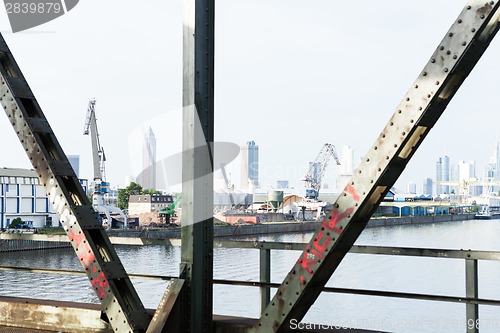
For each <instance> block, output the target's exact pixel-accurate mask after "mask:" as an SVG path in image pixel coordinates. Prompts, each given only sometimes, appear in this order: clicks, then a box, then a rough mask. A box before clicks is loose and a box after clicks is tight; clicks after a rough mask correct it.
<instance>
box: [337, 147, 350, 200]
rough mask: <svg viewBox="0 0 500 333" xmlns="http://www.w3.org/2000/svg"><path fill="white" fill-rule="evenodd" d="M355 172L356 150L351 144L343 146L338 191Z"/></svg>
mask: <svg viewBox="0 0 500 333" xmlns="http://www.w3.org/2000/svg"><path fill="white" fill-rule="evenodd" d="M353 173H354V150H353V149H352V148H351V147H350V146H342V154H341V156H340V165H339V166H338V175H337V191H339V192H340V191H342V190H343V189H344V187H345V186H346V185H347V182H349V180H350V179H351V177H352V175H353Z"/></svg>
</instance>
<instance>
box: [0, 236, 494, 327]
mask: <svg viewBox="0 0 500 333" xmlns="http://www.w3.org/2000/svg"><path fill="white" fill-rule="evenodd" d="M127 243H128V242H127ZM133 243H134V244H137V242H133ZM147 243H148V244H162V245H170V246H178V245H180V241H179V240H148V241H147ZM305 245H306V244H305V243H287V242H251V241H250V242H249V241H214V248H241V249H257V250H259V252H260V260H259V266H260V281H241V280H222V279H214V280H213V282H214V283H215V284H223V285H236V286H254V287H259V288H260V307H261V311H263V310H264V309H265V308H266V306H267V305H268V304H269V302H270V299H271V288H278V287H279V286H280V284H279V283H272V282H271V251H272V250H296V251H304V250H305ZM350 253H356V254H372V255H373V254H375V255H391V256H411V257H427V258H441V259H462V260H464V261H465V297H459V296H446V295H431V294H419V293H407V292H392V291H380V290H367V289H349V288H335V287H325V288H323V291H324V292H332V293H343V294H353V295H365V296H379V297H395V298H403V299H413V300H427V301H441V302H452V303H462V304H465V305H466V323H468V324H467V331H466V332H467V333H478V332H479V328H480V326H479V325H477V324H478V323H479V305H489V306H500V300H493V299H484V298H479V295H478V261H479V260H485V261H500V252H496V251H472V250H449V249H424V248H408V247H382V246H356V245H355V246H353V247H352V248H351V250H350ZM0 270H15V271H25V272H32V273H58V274H78V275H85V272H83V271H75V270H63V269H45V268H30V267H13V266H0ZM129 277H130V278H141V279H154V280H172V279H176V278H178V277H177V276H165V275H148V274H129ZM471 323H472V324H471Z"/></svg>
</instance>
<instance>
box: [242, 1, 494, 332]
mask: <svg viewBox="0 0 500 333" xmlns="http://www.w3.org/2000/svg"><path fill="white" fill-rule="evenodd" d="M499 16H500V10H499V1H498V0H497V1H489V2H485V1H484V0H471V1H469V2H468V3H467V4H466V6H465V8H464V10H463V11H462V12H461V13H460V15H459V17H458V19H457V20H456V21H455V22H454V23H453V25H452V26H451V28H450V30H449V31H448V32H447V33H446V35H445V37H444V39H443V40H442V41H441V43H440V44H439V46H438V48H437V50H436V51H435V52H434V53H433V55H432V57H431V59H430V60H429V62H428V63H427V65H426V66H425V67H424V69H423V71H422V72H421V73H420V75H419V76H418V78H417V80H416V81H415V83H414V84H413V86H412V87H411V88H410V90H409V91H408V93H407V94H406V96H405V97H404V98H403V100H402V102H401V104H400V105H399V106H398V107H397V109H396V112H395V113H394V115H393V116H392V118H391V119H390V120H389V123H388V124H387V125H386V127H385V128H384V129H383V131H382V133H381V134H380V136H379V137H378V138H377V140H376V142H375V144H374V145H373V147H372V148H371V149H370V150H369V151H368V153H367V155H366V157H365V158H364V160H363V161H362V162H361V164H360V166H359V167H358V169H357V170H356V172H355V175H354V176H353V177H352V178H351V180H350V182H349V183H348V185H347V186H346V188H345V189H344V191H343V192H342V193H341V194H340V196H339V198H338V199H337V201H336V202H335V204H334V205H333V207H332V209H331V211H329V212H328V214H327V216H326V218H325V220H324V221H323V222H322V224H321V227H320V228H319V229H318V230H317V231H316V232H315V234H314V236H313V237H312V239H311V241H310V242H309V244H307V246H306V250H304V252H303V253H301V255H300V257H299V259H298V260H297V262H296V263H295V265H294V266H293V267H292V269H291V271H290V272H289V273H288V275H287V276H286V277H285V280H284V281H283V283H282V284H281V286H280V287H279V288H278V290H277V292H276V294H275V296H274V298H273V299H272V300H271V303H270V304H269V305H268V307H267V308H266V310H265V311H264V312H263V314H262V316H261V318H260V320H259V322H258V324H257V325H256V326H255V327H253V328H252V329H250V330H249V331H251V332H265V333H268V332H283V331H288V330H289V329H290V327H289V326H290V320H292V319H295V320H297V321H300V320H302V318H303V317H304V316H305V314H306V313H307V311H308V309H309V308H310V306H311V305H312V304H313V303H314V302H315V300H316V299H317V297H318V296H319V294H320V292H321V289H322V288H323V287H324V286H325V284H326V283H327V282H328V280H329V279H330V277H331V275H332V274H333V273H334V271H335V269H336V268H337V267H338V265H339V264H340V262H341V261H342V259H343V258H344V256H345V255H346V253H347V252H348V251H349V249H350V248H351V246H352V245H353V243H354V242H355V241H356V239H357V238H358V236H359V235H360V233H361V231H362V230H363V229H364V227H365V226H366V224H367V223H368V220H369V219H370V217H371V215H372V214H373V212H374V210H375V209H376V208H377V207H378V205H379V203H380V202H381V201H382V199H383V198H384V197H385V194H386V193H387V192H388V191H389V189H390V188H391V187H392V185H393V184H394V182H395V181H396V180H397V178H398V177H399V175H400V174H401V172H402V171H403V169H404V168H405V166H406V164H407V163H408V161H409V160H410V158H411V157H412V156H413V154H414V153H415V151H416V150H417V148H418V147H419V145H420V144H421V143H422V141H423V140H424V138H425V137H426V135H427V134H428V133H429V131H430V129H431V128H432V127H433V126H434V124H435V123H436V121H437V120H438V118H439V117H440V116H441V114H442V113H443V111H444V110H445V108H446V106H447V105H448V103H449V102H450V100H451V98H452V97H453V96H454V94H455V93H456V92H457V90H458V88H459V87H460V85H461V84H462V83H463V81H464V80H465V78H466V77H467V75H468V74H469V73H470V72H471V71H472V69H473V67H474V66H475V65H476V63H477V62H478V60H479V58H480V57H481V56H482V54H483V53H484V51H485V50H486V48H487V47H488V45H489V43H490V42H491V40H492V39H493V37H494V36H495V34H496V33H497V31H498V28H499Z"/></svg>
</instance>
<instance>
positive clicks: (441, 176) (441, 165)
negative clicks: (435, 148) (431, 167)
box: [436, 156, 450, 195]
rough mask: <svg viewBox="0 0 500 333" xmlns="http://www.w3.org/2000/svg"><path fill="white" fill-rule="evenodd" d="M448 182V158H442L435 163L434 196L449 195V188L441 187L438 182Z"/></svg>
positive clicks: (447, 186) (446, 186)
mask: <svg viewBox="0 0 500 333" xmlns="http://www.w3.org/2000/svg"><path fill="white" fill-rule="evenodd" d="M449 181H450V158H449V157H448V156H443V157H440V158H439V159H438V161H437V162H436V182H437V183H436V195H439V194H443V193H444V194H449V193H450V186H449V185H441V184H440V182H449Z"/></svg>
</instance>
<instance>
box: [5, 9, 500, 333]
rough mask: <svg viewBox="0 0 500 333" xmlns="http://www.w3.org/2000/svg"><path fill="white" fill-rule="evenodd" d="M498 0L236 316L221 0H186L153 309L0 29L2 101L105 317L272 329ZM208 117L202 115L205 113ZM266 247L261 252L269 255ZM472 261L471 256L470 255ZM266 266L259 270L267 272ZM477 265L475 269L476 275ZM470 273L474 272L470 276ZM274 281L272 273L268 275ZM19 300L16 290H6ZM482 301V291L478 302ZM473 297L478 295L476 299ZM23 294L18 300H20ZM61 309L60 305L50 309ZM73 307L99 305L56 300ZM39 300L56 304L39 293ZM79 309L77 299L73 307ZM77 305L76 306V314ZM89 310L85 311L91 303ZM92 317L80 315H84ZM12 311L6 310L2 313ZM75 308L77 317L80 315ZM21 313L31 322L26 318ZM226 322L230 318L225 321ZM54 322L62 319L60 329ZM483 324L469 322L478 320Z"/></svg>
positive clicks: (469, 65) (357, 229) (475, 16)
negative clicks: (276, 275) (251, 309)
mask: <svg viewBox="0 0 500 333" xmlns="http://www.w3.org/2000/svg"><path fill="white" fill-rule="evenodd" d="M499 7H500V1H499V0H495V1H485V0H469V1H468V2H467V3H466V5H465V7H464V9H463V11H462V12H461V13H460V14H459V16H458V18H457V19H456V20H455V21H454V22H453V23H452V25H451V27H450V29H449V30H448V32H447V33H446V35H445V36H444V38H443V39H442V41H441V42H440V43H439V45H438V46H437V48H436V50H435V52H434V53H433V54H432V55H431V57H430V59H429V61H428V63H427V64H426V65H425V66H424V68H423V70H422V71H421V72H420V73H419V74H418V76H417V79H416V80H415V82H414V83H413V85H412V86H411V87H410V89H409V90H408V92H407V93H406V94H405V96H404V97H403V99H402V101H401V103H400V104H399V105H398V106H397V107H396V111H395V113H394V114H393V116H392V117H391V118H390V120H389V122H388V123H387V125H386V126H385V127H384V128H383V129H382V131H381V133H380V135H379V136H378V137H377V138H376V140H375V144H374V145H373V146H372V147H371V148H370V150H369V151H368V152H367V154H366V155H365V158H364V159H363V161H362V162H361V163H360V165H359V166H358V168H357V169H356V171H355V174H354V175H353V176H352V178H351V180H350V181H349V183H348V184H347V186H346V187H345V189H344V190H343V192H342V193H341V194H340V196H339V198H338V199H337V200H336V202H335V203H334V204H333V207H332V209H331V210H330V211H329V212H328V213H327V214H326V217H325V219H324V220H323V222H322V224H321V226H320V227H319V229H318V230H316V232H315V233H314V235H313V237H312V238H311V240H310V242H309V243H308V244H305V245H303V246H304V247H303V249H301V253H300V255H299V257H298V259H297V261H296V263H295V264H294V265H293V267H291V269H290V272H289V273H288V275H287V276H286V277H285V279H284V281H283V282H282V283H281V284H280V285H279V286H276V287H277V292H276V293H275V295H274V296H273V297H270V295H269V289H265V291H264V293H263V294H264V296H263V298H265V299H267V298H269V302H267V301H266V302H264V303H266V304H267V305H266V306H265V307H264V308H263V309H262V314H261V317H260V318H259V319H258V320H254V321H250V322H248V321H247V322H244V323H241V324H238V325H237V324H235V323H233V324H231V325H229V326H230V328H228V327H227V326H224V325H223V323H222V322H223V321H220V320H219V321H217V320H216V321H214V314H213V310H212V309H213V304H212V302H213V301H212V299H213V284H214V282H215V281H214V278H213V246H214V245H213V244H214V243H213V218H212V217H211V216H212V204H213V179H212V178H213V177H212V176H211V175H212V173H213V171H214V165H213V164H214V162H213V161H214V158H213V156H214V152H213V147H214V145H213V143H214V27H215V15H214V14H215V13H214V11H215V3H214V1H213V0H184V10H183V11H184V13H183V14H184V20H183V27H184V31H183V36H184V37H183V44H184V47H183V49H184V51H183V75H184V77H183V107H184V110H183V152H184V153H183V168H182V169H183V188H182V191H183V193H182V207H183V216H182V222H181V224H182V236H181V238H182V241H181V267H180V274H179V276H178V277H175V278H173V279H172V280H171V282H170V283H169V285H168V287H167V289H166V290H165V291H164V295H163V298H162V300H161V302H160V304H159V306H158V308H157V309H156V310H155V311H154V313H151V312H149V311H147V310H146V309H145V307H144V305H143V303H142V301H141V299H140V297H139V296H138V294H137V292H136V290H135V289H134V287H133V285H132V283H131V281H130V276H129V275H128V274H127V272H126V271H125V269H124V268H123V265H122V263H121V261H120V258H119V257H118V255H117V254H116V251H115V249H114V246H113V245H112V244H111V242H110V239H109V237H108V235H107V234H106V232H105V231H104V229H103V228H102V226H101V225H100V223H99V221H98V218H97V215H96V213H95V211H94V209H93V207H92V204H91V203H90V202H89V199H88V198H87V196H86V195H85V193H84V191H83V189H82V187H81V185H80V183H79V181H78V178H77V177H76V175H75V173H74V171H73V169H72V168H71V166H70V163H69V161H68V158H67V157H66V154H65V153H64V151H63V150H62V148H61V145H60V144H59V142H58V140H57V138H56V135H55V134H54V132H53V131H52V129H51V127H50V124H49V123H48V121H47V118H46V117H45V115H44V113H43V112H42V110H41V108H40V106H39V104H38V102H37V100H36V98H35V95H34V93H33V92H32V91H31V89H30V87H29V85H28V82H27V81H26V79H25V77H24V75H23V74H22V71H21V69H20V68H19V66H18V65H17V62H16V61H15V59H14V56H13V54H12V53H11V52H10V49H9V47H8V46H7V44H6V42H5V40H4V39H3V37H2V36H0V103H1V105H2V107H3V109H4V111H5V113H6V115H7V118H8V120H9V122H10V123H11V125H12V127H13V128H14V131H15V132H16V134H17V136H18V138H19V140H20V142H21V144H22V146H23V148H24V150H25V152H26V154H27V155H28V157H29V159H30V161H31V163H32V165H33V168H34V170H35V171H36V172H37V175H38V177H39V180H40V183H41V184H43V186H44V188H45V191H46V193H47V194H48V196H49V201H50V202H51V204H52V205H53V207H54V209H55V211H56V212H57V213H58V215H59V217H60V221H61V223H62V225H63V227H64V230H65V231H66V233H67V236H68V239H69V241H70V242H71V244H72V246H73V248H74V250H75V253H76V255H77V256H78V258H79V260H80V262H81V264H82V267H83V269H84V271H85V274H86V275H87V277H88V279H89V282H90V284H91V285H92V287H93V289H94V290H95V293H96V295H97V296H98V298H99V300H100V302H101V305H100V307H99V313H100V315H99V319H100V320H102V321H103V322H104V323H106V325H105V326H106V327H107V329H108V330H109V331H114V332H207V333H211V332H213V331H215V332H223V331H227V332H235V331H237V330H238V331H242V332H248V333H250V332H251V333H257V332H263V333H269V332H286V331H289V330H290V327H289V323H290V321H291V320H292V319H294V320H298V321H301V320H302V319H303V318H304V316H305V314H306V313H307V311H308V309H309V308H310V307H311V305H312V304H313V303H314V302H315V300H316V299H317V298H318V296H319V295H320V293H321V292H322V291H323V290H324V289H325V285H326V283H327V281H328V280H329V278H330V277H331V276H332V274H333V273H334V272H335V270H336V269H337V267H338V266H339V264H340V263H341V261H342V259H343V258H344V257H345V255H346V254H347V253H348V251H349V250H350V249H351V248H352V246H353V244H354V242H355V241H356V239H357V238H358V236H359V235H360V233H361V232H362V230H363V229H364V228H365V226H366V224H367V222H368V220H369V218H370V217H371V215H372V213H373V212H374V211H375V209H376V208H377V207H378V205H379V204H380V202H381V201H382V200H383V198H384V197H385V194H386V193H387V192H388V191H389V189H390V188H391V186H392V185H393V184H394V183H395V181H396V180H397V179H398V177H399V176H400V174H401V173H402V171H403V170H404V168H405V166H406V165H407V163H408V162H409V160H410V159H411V157H412V156H413V155H414V153H415V151H416V150H417V149H418V147H419V146H420V144H421V143H422V141H423V140H424V139H425V137H426V136H427V134H428V133H429V131H430V130H431V128H432V127H433V126H434V125H435V123H436V122H437V121H438V119H439V117H440V116H441V114H442V113H443V112H444V110H445V109H446V107H447V105H448V103H449V102H450V100H451V99H452V97H453V96H454V95H455V93H456V92H457V91H458V89H459V88H460V86H461V84H462V83H463V82H464V80H465V79H466V77H467V76H468V75H469V73H470V72H471V71H472V69H473V68H474V66H475V65H476V63H477V62H478V61H479V59H480V58H481V56H482V55H483V53H484V52H485V50H486V49H487V47H488V45H489V44H490V42H491V41H492V39H493V38H494V36H495V35H496V33H497V31H498V29H499V26H500V21H499V19H500V10H499ZM198 122H199V124H200V125H201V126H197V123H198ZM267 255H268V254H267V253H266V252H263V255H262V257H261V259H262V260H263V261H264V262H265V261H266V260H267V259H266V258H267ZM467 265H468V266H474V261H467ZM468 272H471V273H468V274H469V275H470V281H472V282H470V283H471V284H472V287H470V288H469V289H468V290H469V292H468V293H470V294H469V295H467V297H469V301H470V304H472V306H468V308H467V309H468V311H467V315H468V318H477V301H474V299H475V298H477V295H475V294H474V292H475V288H474V287H473V284H474V283H473V281H474V274H476V273H474V272H476V271H475V270H474V267H471V268H470V269H469V270H468ZM266 274H267V272H265V273H264V274H263V276H262V278H266V277H267V275H266ZM469 275H468V276H469ZM468 281H469V280H468ZM263 287H264V288H265V287H269V285H263ZM4 302H11V304H17V306H18V307H20V305H19V302H18V303H16V301H15V300H14V299H11V300H4ZM474 302H475V303H474ZM474 304H475V305H474ZM13 306H14V305H13ZM49 308H50V309H52V310H49ZM56 308H57V309H59V310H57V311H59V312H60V313H63V312H68V313H70V314H69V315H68V318H75V313H74V312H73V311H78V316H80V315H82V314H83V313H84V312H85V311H87V312H88V315H89V316H91V315H92V309H90V308H88V307H85V306H79V307H76V306H73V307H71V306H68V307H66V308H64V309H63V308H61V307H59V306H56ZM37 309H38V310H39V311H40V312H43V311H53V309H54V304H52V307H51V304H41V303H40V304H38V308H37ZM75 309H77V310H75ZM71 314H73V315H71ZM82 316H83V315H82ZM82 318H83V317H82ZM2 320H5V319H4V318H0V325H3V324H5V323H2ZM74 320H77V319H74ZM20 324H21V325H22V323H20ZM226 324H227V323H226ZM58 329H59V328H58V327H54V330H58ZM475 329H476V328H471V329H470V330H469V329H468V330H469V331H471V332H473V331H474V330H475Z"/></svg>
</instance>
